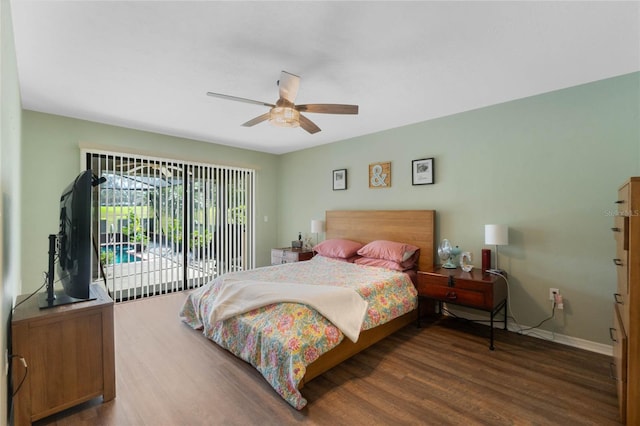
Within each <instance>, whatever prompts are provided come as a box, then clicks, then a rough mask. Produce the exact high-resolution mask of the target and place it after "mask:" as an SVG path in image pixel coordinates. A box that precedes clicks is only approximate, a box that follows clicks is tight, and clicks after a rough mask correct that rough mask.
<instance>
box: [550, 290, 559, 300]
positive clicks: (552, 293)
mask: <svg viewBox="0 0 640 426" xmlns="http://www.w3.org/2000/svg"><path fill="white" fill-rule="evenodd" d="M554 294H560V290H558V289H557V288H550V289H549V300H551V301H553V300H555V297H554Z"/></svg>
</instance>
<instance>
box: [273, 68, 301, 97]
mask: <svg viewBox="0 0 640 426" xmlns="http://www.w3.org/2000/svg"><path fill="white" fill-rule="evenodd" d="M278 87H280V97H281V98H282V99H286V100H288V101H289V102H291V103H293V101H294V100H295V99H296V96H298V88H299V87H300V77H298V76H297V75H295V74H291V73H288V72H286V71H282V72H281V73H280V80H278Z"/></svg>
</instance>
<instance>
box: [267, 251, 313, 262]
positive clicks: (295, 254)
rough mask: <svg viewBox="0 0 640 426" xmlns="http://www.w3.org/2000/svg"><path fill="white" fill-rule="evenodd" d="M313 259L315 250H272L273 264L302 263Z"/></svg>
mask: <svg viewBox="0 0 640 426" xmlns="http://www.w3.org/2000/svg"><path fill="white" fill-rule="evenodd" d="M312 257H313V250H309V249H304V248H301V249H300V248H291V247H284V248H274V249H271V264H272V265H280V264H281V263H293V262H302V261H303V260H309V259H311V258H312Z"/></svg>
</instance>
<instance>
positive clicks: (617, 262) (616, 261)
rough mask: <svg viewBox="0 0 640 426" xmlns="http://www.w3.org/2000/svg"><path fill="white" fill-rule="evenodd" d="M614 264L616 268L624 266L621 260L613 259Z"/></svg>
mask: <svg viewBox="0 0 640 426" xmlns="http://www.w3.org/2000/svg"><path fill="white" fill-rule="evenodd" d="M613 263H615V264H616V266H622V265H623V263H622V260H621V259H613Z"/></svg>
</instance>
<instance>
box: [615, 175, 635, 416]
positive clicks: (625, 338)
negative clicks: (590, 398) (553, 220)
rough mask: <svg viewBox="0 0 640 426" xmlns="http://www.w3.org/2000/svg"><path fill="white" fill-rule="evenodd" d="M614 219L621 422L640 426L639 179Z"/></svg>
mask: <svg viewBox="0 0 640 426" xmlns="http://www.w3.org/2000/svg"><path fill="white" fill-rule="evenodd" d="M608 212H611V214H610V216H612V217H613V228H611V230H612V231H613V235H614V238H615V240H616V255H615V258H614V259H613V262H614V264H615V265H616V271H617V286H616V292H615V293H614V295H613V302H614V305H613V306H614V313H613V321H612V323H613V326H612V327H611V330H610V333H611V340H612V341H613V358H614V361H613V365H612V370H613V372H614V373H615V380H616V383H617V386H618V400H619V405H620V420H621V421H622V423H626V424H630V425H637V424H640V405H639V404H638V401H640V362H638V360H639V359H640V177H632V178H629V179H628V180H627V181H626V182H625V183H624V184H623V185H622V186H621V187H620V188H619V189H618V196H617V199H616V201H615V204H614V205H612V206H611V209H610V210H609V211H608Z"/></svg>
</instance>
